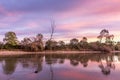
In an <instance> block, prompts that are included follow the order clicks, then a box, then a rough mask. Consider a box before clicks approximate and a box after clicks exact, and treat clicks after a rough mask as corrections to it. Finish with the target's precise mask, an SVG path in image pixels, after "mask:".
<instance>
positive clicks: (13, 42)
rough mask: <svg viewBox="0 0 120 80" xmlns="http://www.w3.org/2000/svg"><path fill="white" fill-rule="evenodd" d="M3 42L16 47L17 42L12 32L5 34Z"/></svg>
mask: <svg viewBox="0 0 120 80" xmlns="http://www.w3.org/2000/svg"><path fill="white" fill-rule="evenodd" d="M3 41H4V42H5V43H6V44H7V45H11V46H16V45H17V44H18V40H17V37H16V34H15V33H14V32H7V33H6V34H5V38H4V39H3Z"/></svg>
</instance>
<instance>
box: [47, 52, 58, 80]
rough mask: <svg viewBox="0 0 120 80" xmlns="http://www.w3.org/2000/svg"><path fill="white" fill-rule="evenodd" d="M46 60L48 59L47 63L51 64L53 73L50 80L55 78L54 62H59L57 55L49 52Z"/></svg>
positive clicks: (51, 72)
mask: <svg viewBox="0 0 120 80" xmlns="http://www.w3.org/2000/svg"><path fill="white" fill-rule="evenodd" d="M45 61H46V64H49V66H50V74H51V78H50V80H53V77H54V73H53V66H52V64H55V63H57V58H56V57H55V55H52V54H49V55H45Z"/></svg>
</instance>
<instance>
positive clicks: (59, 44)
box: [58, 41, 66, 50]
mask: <svg viewBox="0 0 120 80" xmlns="http://www.w3.org/2000/svg"><path fill="white" fill-rule="evenodd" d="M58 46H59V48H60V49H64V50H65V49H66V46H65V42H64V41H59V42H58Z"/></svg>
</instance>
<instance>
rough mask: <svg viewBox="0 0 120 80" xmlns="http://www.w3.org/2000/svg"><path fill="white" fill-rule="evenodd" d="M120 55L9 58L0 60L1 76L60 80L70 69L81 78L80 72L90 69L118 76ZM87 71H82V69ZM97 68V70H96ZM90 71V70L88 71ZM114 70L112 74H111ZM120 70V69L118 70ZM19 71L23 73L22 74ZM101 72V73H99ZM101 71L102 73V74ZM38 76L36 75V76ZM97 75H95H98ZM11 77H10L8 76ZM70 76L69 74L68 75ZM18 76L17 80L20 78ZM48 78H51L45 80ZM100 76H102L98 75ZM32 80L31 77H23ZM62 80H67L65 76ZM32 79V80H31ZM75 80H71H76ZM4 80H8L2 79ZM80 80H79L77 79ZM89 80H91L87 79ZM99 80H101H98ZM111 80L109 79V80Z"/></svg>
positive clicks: (49, 55) (62, 55) (51, 55)
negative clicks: (117, 67) (61, 74)
mask: <svg viewBox="0 0 120 80" xmlns="http://www.w3.org/2000/svg"><path fill="white" fill-rule="evenodd" d="M119 62H120V54H119V53H118V54H45V55H24V56H14V57H7V58H2V57H1V58H0V70H2V71H1V72H0V76H3V75H4V76H6V77H8V79H9V77H10V76H15V75H17V74H18V73H19V75H18V76H20V75H22V74H24V73H26V75H32V77H34V78H38V79H39V78H40V77H41V78H43V79H44V80H47V79H49V80H56V79H57V80H60V79H61V78H60V73H61V71H63V72H62V73H63V74H65V72H67V71H66V70H67V69H68V71H69V70H71V71H72V72H73V73H74V72H76V73H77V75H79V76H80V72H77V71H83V72H84V74H86V75H87V74H88V73H89V71H90V69H92V70H94V71H96V72H97V74H98V73H102V74H103V75H110V74H111V73H112V72H113V73H114V74H117V73H116V72H117V70H116V64H117V65H118V64H120V63H119ZM81 66H82V67H83V68H84V69H86V70H87V71H85V70H84V69H82V67H81ZM91 66H92V67H91ZM94 68H95V69H94ZM88 69H89V70H88ZM111 70H112V72H111ZM118 70H119V69H118ZM19 71H22V73H20V72H19ZM98 71H99V72H98ZM100 71H101V72H100ZM35 74H36V75H35ZM97 74H95V75H97ZM7 75H10V76H7ZM68 75H69V73H68ZM18 76H16V80H18V78H19V79H20V77H18ZM46 76H48V77H49V78H45V77H46ZM98 76H100V74H98ZM111 76H112V75H111ZM23 77H24V78H26V80H30V79H29V77H30V76H28V77H27V76H25V75H24V76H23ZM61 77H63V78H62V80H66V78H65V77H64V76H61ZM118 77H119V76H118ZM31 79H32V78H31ZM74 79H75V78H73V79H71V80H74ZM0 80H1V79H0ZM2 80H7V79H5V78H2ZM76 80H79V79H76ZM85 80H89V79H85ZM96 80H99V79H96ZM105 80H107V79H105ZM108 80H109V79H108Z"/></svg>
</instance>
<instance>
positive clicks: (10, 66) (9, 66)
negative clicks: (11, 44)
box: [2, 58, 17, 75]
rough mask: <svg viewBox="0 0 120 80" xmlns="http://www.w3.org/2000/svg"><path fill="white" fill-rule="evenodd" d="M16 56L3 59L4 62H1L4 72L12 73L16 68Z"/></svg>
mask: <svg viewBox="0 0 120 80" xmlns="http://www.w3.org/2000/svg"><path fill="white" fill-rule="evenodd" d="M16 63H17V60H16V58H7V59H5V60H4V63H3V64H2V67H3V71H4V73H5V74H7V75H8V74H12V73H13V72H14V71H15V69H16Z"/></svg>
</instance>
